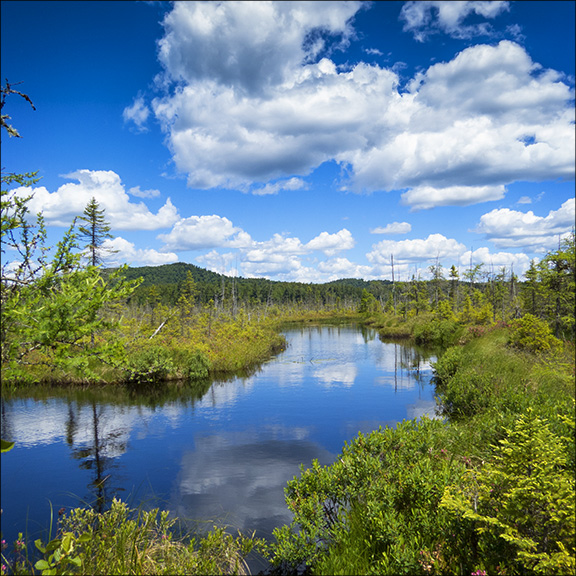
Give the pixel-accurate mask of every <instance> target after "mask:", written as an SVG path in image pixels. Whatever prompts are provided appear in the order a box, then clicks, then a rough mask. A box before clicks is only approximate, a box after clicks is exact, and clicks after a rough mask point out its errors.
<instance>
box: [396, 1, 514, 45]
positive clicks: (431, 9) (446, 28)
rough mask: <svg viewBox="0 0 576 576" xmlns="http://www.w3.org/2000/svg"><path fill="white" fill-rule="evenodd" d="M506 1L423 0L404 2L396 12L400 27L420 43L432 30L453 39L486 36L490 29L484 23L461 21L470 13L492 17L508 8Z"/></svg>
mask: <svg viewBox="0 0 576 576" xmlns="http://www.w3.org/2000/svg"><path fill="white" fill-rule="evenodd" d="M509 5H510V3H509V2H499V1H481V0H478V1H470V2H454V1H444V2H442V1H426V0H419V1H417V2H406V3H405V4H404V6H403V7H402V11H401V12H400V19H401V20H404V22H405V24H404V30H405V31H408V32H412V33H413V34H414V38H415V39H416V40H418V41H420V42H423V41H424V40H426V38H427V37H428V36H429V35H430V34H433V33H436V32H444V33H445V34H448V35H449V36H452V37H454V38H471V37H473V36H479V35H487V34H490V33H491V28H490V26H489V24H488V23H487V22H481V23H479V24H465V23H464V21H465V20H466V18H467V17H468V16H470V15H471V14H476V15H477V16H483V17H484V18H495V17H496V16H498V15H499V14H501V13H502V12H505V11H508V10H509V9H510V6H509Z"/></svg>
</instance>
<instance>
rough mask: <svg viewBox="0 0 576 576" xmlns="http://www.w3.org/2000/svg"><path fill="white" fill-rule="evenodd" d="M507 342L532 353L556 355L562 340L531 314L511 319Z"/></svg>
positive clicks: (543, 322) (559, 350)
mask: <svg viewBox="0 0 576 576" xmlns="http://www.w3.org/2000/svg"><path fill="white" fill-rule="evenodd" d="M510 327H511V332H510V339H509V344H510V345H511V346H514V347H515V348H519V349H521V350H527V351H528V352H532V353H535V354H536V353H544V354H551V355H557V354H559V353H560V352H561V351H562V342H561V341H560V340H558V338H556V337H555V336H554V335H553V334H552V330H551V329H550V326H548V324H547V323H546V322H545V321H544V320H540V318H536V316H533V315H532V314H526V315H525V316H523V317H522V318H518V319H516V320H513V321H512V322H511V324H510Z"/></svg>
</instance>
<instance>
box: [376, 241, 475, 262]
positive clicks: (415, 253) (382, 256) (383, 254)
mask: <svg viewBox="0 0 576 576" xmlns="http://www.w3.org/2000/svg"><path fill="white" fill-rule="evenodd" d="M465 250H466V246H464V245H463V244H461V243H460V242H457V241H456V240H454V239H452V238H446V237H445V236H443V235H442V234H430V235H429V236H428V237H427V238H416V239H414V240H400V241H398V242H395V241H393V240H382V241H381V242H378V243H377V244H374V245H373V246H372V251H371V252H369V253H368V254H367V255H366V257H367V258H368V260H369V261H370V262H372V263H374V264H376V265H386V266H388V265H389V264H390V256H391V255H393V256H394V262H395V264H396V263H397V264H399V265H401V264H407V263H408V264H409V263H414V262H429V263H432V262H434V261H435V260H436V259H437V258H438V259H439V260H440V261H445V260H457V259H458V258H459V257H460V254H462V253H463V252H464V251H465Z"/></svg>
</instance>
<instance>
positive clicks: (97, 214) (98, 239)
mask: <svg viewBox="0 0 576 576" xmlns="http://www.w3.org/2000/svg"><path fill="white" fill-rule="evenodd" d="M80 220H82V221H83V222H85V223H86V224H85V225H83V226H80V227H79V228H78V231H79V235H78V237H79V239H81V240H87V241H88V244H86V246H85V248H86V250H87V252H88V258H89V262H90V264H91V265H92V266H98V265H99V264H102V262H103V259H104V255H105V254H115V253H116V252H118V251H117V250H112V249H110V248H104V242H105V241H106V239H108V238H113V236H112V234H110V225H109V224H108V222H106V220H105V219H104V209H103V208H102V209H101V208H100V205H99V204H98V202H97V201H96V198H94V197H92V199H91V200H90V202H88V204H87V205H86V208H84V215H83V216H80Z"/></svg>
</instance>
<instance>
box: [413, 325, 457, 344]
mask: <svg viewBox="0 0 576 576" xmlns="http://www.w3.org/2000/svg"><path fill="white" fill-rule="evenodd" d="M461 332H462V327H461V326H460V325H459V324H458V323H457V322H455V321H454V320H439V319H433V320H429V321H426V322H422V323H420V322H416V323H415V324H414V329H413V333H412V335H413V337H414V340H415V342H416V343H417V344H435V345H438V346H452V345H453V344H456V342H457V341H458V337H459V335H460V333H461Z"/></svg>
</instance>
